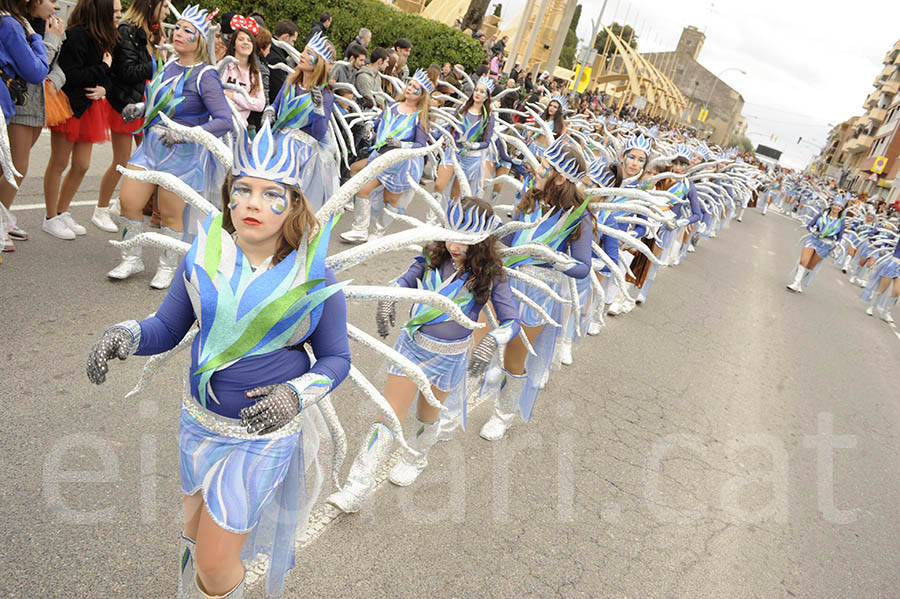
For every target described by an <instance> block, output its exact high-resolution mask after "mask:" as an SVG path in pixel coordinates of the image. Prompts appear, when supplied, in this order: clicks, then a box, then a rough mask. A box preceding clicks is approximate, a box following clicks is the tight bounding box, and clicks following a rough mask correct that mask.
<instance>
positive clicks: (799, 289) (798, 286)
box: [787, 264, 806, 293]
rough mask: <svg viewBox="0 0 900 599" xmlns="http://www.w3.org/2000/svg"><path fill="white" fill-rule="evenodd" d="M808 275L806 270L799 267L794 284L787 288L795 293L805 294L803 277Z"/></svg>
mask: <svg viewBox="0 0 900 599" xmlns="http://www.w3.org/2000/svg"><path fill="white" fill-rule="evenodd" d="M805 274H806V268H804V267H802V266H800V265H799V264H798V265H797V272H796V273H795V275H794V282H793V283H791V284H790V285H788V286H787V288H788V289H790V290H791V291H793V292H795V293H803V285H802V283H803V276H804V275H805Z"/></svg>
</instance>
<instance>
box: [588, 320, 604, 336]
mask: <svg viewBox="0 0 900 599" xmlns="http://www.w3.org/2000/svg"><path fill="white" fill-rule="evenodd" d="M602 329H603V325H602V324H600V323H599V322H591V324H589V325H588V331H587V334H588V335H591V336H593V335H599V334H600V331H601V330H602Z"/></svg>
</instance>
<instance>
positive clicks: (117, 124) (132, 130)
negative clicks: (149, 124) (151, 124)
mask: <svg viewBox="0 0 900 599" xmlns="http://www.w3.org/2000/svg"><path fill="white" fill-rule="evenodd" d="M143 126H144V119H135V120H133V121H131V122H130V123H126V122H125V121H124V120H123V119H122V113H121V112H119V111H118V110H116V109H115V108H113V107H112V106H110V107H109V130H110V131H112V132H113V133H125V134H127V135H135V134H136V133H137V130H138V129H140V128H141V127H143Z"/></svg>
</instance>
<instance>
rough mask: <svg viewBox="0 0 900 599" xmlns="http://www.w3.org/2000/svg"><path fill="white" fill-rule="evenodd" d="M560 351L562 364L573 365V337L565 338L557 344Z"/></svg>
mask: <svg viewBox="0 0 900 599" xmlns="http://www.w3.org/2000/svg"><path fill="white" fill-rule="evenodd" d="M556 347H557V348H558V351H559V361H560V363H561V364H565V365H566V366H571V365H572V340H571V339H563V340H562V341H560V343H559V345H557V346H556Z"/></svg>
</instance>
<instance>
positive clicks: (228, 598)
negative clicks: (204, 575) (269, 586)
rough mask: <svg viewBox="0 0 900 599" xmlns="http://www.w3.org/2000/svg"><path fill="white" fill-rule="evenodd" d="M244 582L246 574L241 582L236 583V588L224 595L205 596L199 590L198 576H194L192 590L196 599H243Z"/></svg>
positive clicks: (200, 589)
mask: <svg viewBox="0 0 900 599" xmlns="http://www.w3.org/2000/svg"><path fill="white" fill-rule="evenodd" d="M245 580H246V572H245V573H244V576H243V577H241V581H240V582H239V583H237V586H236V587H234V588H233V589H231V590H230V591H228V592H227V593H225V594H224V595H207V594H206V593H205V592H204V591H203V589H202V588H200V578H199V577H198V576H194V590H195V591H196V592H197V597H198V599H244V581H245Z"/></svg>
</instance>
